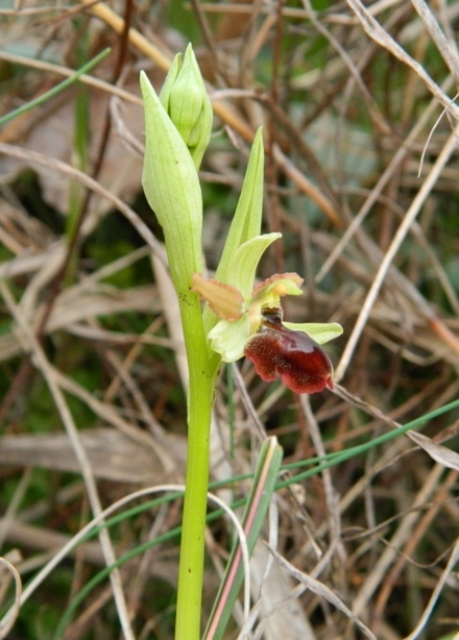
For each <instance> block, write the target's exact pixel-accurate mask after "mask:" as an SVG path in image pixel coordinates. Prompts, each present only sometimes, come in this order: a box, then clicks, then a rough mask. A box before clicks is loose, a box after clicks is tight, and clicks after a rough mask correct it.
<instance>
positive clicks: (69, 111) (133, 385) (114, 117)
mask: <svg viewBox="0 0 459 640" xmlns="http://www.w3.org/2000/svg"><path fill="white" fill-rule="evenodd" d="M458 18H459V4H458V3H457V2H452V3H449V4H446V3H444V2H443V1H441V2H439V3H438V4H437V5H436V11H435V13H432V12H431V10H430V8H429V7H428V5H427V4H426V3H424V2H423V1H422V0H412V2H411V3H407V2H401V1H399V0H380V1H378V2H375V3H373V4H372V5H369V6H364V5H363V4H362V3H360V2H359V1H358V0H347V3H323V4H322V6H321V7H320V10H319V9H318V7H312V6H311V5H310V3H309V2H308V0H304V2H303V3H302V4H300V5H298V4H295V5H294V6H293V5H292V6H290V5H289V4H287V3H283V2H279V3H276V4H270V3H262V2H254V3H246V2H239V3H234V4H211V3H198V2H196V1H195V0H193V1H192V3H191V4H190V5H188V4H186V3H184V4H179V3H176V2H171V3H162V4H156V5H150V3H136V2H134V1H126V3H124V4H123V3H117V2H114V3H110V4H104V3H98V4H96V3H94V2H92V1H90V0H84V1H83V2H81V3H79V2H74V3H71V4H69V5H60V4H59V5H56V6H50V5H46V3H43V4H42V3H31V4H29V3H27V2H26V1H25V2H18V3H17V4H16V6H15V7H12V8H11V9H0V19H1V21H2V26H3V33H4V37H3V43H2V47H1V51H0V81H1V83H2V93H1V98H0V105H1V111H2V113H8V112H10V111H12V110H13V109H15V108H17V107H19V106H21V105H23V104H26V103H29V102H31V101H32V100H34V99H35V98H37V97H38V96H40V95H41V94H42V93H43V92H44V91H46V90H47V89H49V88H51V87H52V86H54V85H56V84H57V83H58V82H59V81H60V80H61V79H62V78H63V77H64V76H68V75H69V74H70V75H71V73H72V71H71V70H72V69H75V68H77V67H79V66H81V60H84V61H86V60H87V59H89V58H91V57H93V56H94V55H95V54H96V53H98V52H99V51H101V50H102V49H103V48H104V47H106V46H107V45H108V46H111V47H112V53H111V55H110V57H108V58H107V59H106V60H105V61H104V62H103V63H102V64H101V65H100V66H99V67H98V68H97V69H96V70H95V71H93V72H91V74H90V76H84V77H82V78H81V84H80V85H79V86H78V87H73V88H70V89H67V90H66V91H65V92H63V93H60V94H59V95H57V96H55V97H53V98H52V99H51V100H49V101H47V102H46V103H45V104H44V105H42V106H40V107H37V108H34V109H31V110H29V111H25V112H24V113H22V114H21V115H20V116H18V117H17V118H15V119H13V120H11V121H10V122H9V123H7V124H6V125H5V126H4V127H3V129H2V130H1V131H0V154H1V155H0V172H1V182H0V185H1V191H0V242H1V245H2V246H1V248H0V251H1V260H2V262H1V264H0V293H1V297H2V318H1V327H2V331H1V335H0V360H1V362H2V369H1V388H2V394H1V395H2V397H3V401H2V404H1V406H0V416H1V421H2V428H3V429H2V431H3V435H2V437H1V446H0V464H1V467H0V473H1V478H2V482H1V486H2V491H1V494H0V498H1V506H2V511H3V517H2V519H1V520H0V541H1V543H2V545H3V548H4V551H3V555H4V556H5V561H4V562H3V565H2V567H0V570H1V571H2V572H3V573H2V579H1V580H0V584H2V585H4V586H2V592H1V594H0V595H1V596H2V598H4V599H5V607H7V606H9V604H10V603H11V598H12V597H13V596H12V591H11V587H9V586H8V585H9V584H10V583H11V577H14V580H15V584H16V587H17V598H16V604H17V609H16V610H10V613H9V614H8V615H6V616H5V617H4V618H3V623H2V625H3V626H2V627H0V636H1V637H11V638H16V637H18V638H19V637H21V638H32V637H51V634H52V633H53V630H54V627H53V624H54V621H55V620H56V618H57V617H58V615H59V614H60V612H61V611H62V609H63V608H64V607H65V606H66V605H67V603H68V601H69V600H72V597H73V596H74V595H75V594H76V593H77V592H78V591H79V590H80V589H81V587H82V586H83V585H84V584H85V583H86V582H87V581H88V579H89V578H90V577H91V576H92V575H94V573H95V572H96V570H97V567H100V566H101V565H106V564H110V563H111V562H113V561H114V559H115V557H119V556H120V555H121V554H122V553H124V552H126V551H128V550H130V549H133V548H135V547H139V546H140V545H142V544H143V543H145V542H146V541H148V540H149V539H152V538H154V537H155V536H158V535H160V534H161V533H163V532H165V531H168V530H170V529H172V528H173V527H174V526H177V525H178V524H179V522H180V510H179V508H178V506H177V503H176V502H174V503H171V505H167V504H166V505H163V506H162V507H160V508H159V509H156V510H150V511H147V512H146V513H142V514H138V515H136V516H135V517H134V516H133V517H132V518H131V519H130V520H129V521H128V524H126V523H124V524H122V523H121V524H118V525H116V526H114V527H113V528H111V529H110V533H108V532H107V531H106V530H102V531H101V532H100V534H99V543H96V542H84V543H83V544H82V545H81V546H79V547H78V548H77V549H76V550H74V551H73V552H72V554H73V555H72V559H71V560H70V561H69V562H68V564H66V565H64V567H63V568H61V569H57V568H54V570H53V572H52V573H51V575H50V576H49V577H48V579H47V581H46V582H44V583H43V584H41V586H40V589H39V590H38V591H32V590H30V593H29V592H27V591H26V592H23V594H22V600H21V595H20V593H21V586H20V585H21V581H22V582H27V581H28V579H29V577H30V575H31V574H32V573H33V574H36V573H37V571H38V570H39V569H40V568H41V567H44V566H46V562H47V561H48V560H49V559H50V558H55V557H56V555H55V554H56V548H60V547H63V546H64V545H65V544H66V543H67V542H68V541H69V540H70V539H71V538H72V536H73V535H74V534H75V533H76V532H77V531H78V530H79V529H81V528H82V526H83V525H84V524H85V523H86V522H87V521H88V519H90V515H89V514H90V512H91V511H92V514H93V515H94V516H98V515H99V516H100V514H101V513H102V510H103V508H104V507H106V506H108V505H110V504H113V503H114V502H115V501H116V500H117V499H118V498H120V497H121V496H125V495H126V494H128V493H129V492H130V488H129V484H128V483H131V484H132V483H134V484H137V485H162V484H164V483H170V482H175V483H176V482H180V481H181V479H182V477H183V468H184V459H185V455H186V454H185V449H186V444H185V410H184V403H185V396H184V393H183V391H182V387H183V385H184V384H185V381H186V365H185V362H184V356H183V349H182V345H181V331H180V326H179V316H178V312H177V308H176V305H175V299H174V292H173V291H172V290H171V286H170V282H169V280H168V276H167V270H166V269H165V267H164V264H165V263H164V253H163V247H162V244H161V241H160V230H159V229H158V226H157V224H156V222H155V219H154V216H153V214H152V213H151V212H150V211H149V210H148V209H147V207H146V205H145V202H144V201H143V200H142V197H141V186H140V173H141V163H142V149H143V147H142V144H143V140H142V127H143V116H142V109H141V102H140V100H139V97H138V94H139V91H138V83H137V78H138V72H139V70H140V69H146V70H147V71H148V72H149V74H150V75H151V77H152V79H153V81H156V82H158V83H159V84H160V83H161V82H162V78H163V75H164V71H165V70H166V69H167V67H168V65H169V62H170V59H171V56H172V55H173V53H175V52H176V51H178V50H183V49H184V47H185V46H186V43H187V41H188V40H189V39H191V40H192V41H193V44H194V46H195V51H196V53H197V56H198V60H199V62H200V65H201V68H202V70H203V73H204V75H205V77H206V79H207V81H208V83H209V92H210V95H211V97H212V101H213V106H214V110H215V115H216V126H215V136H214V139H213V141H212V143H211V145H210V148H209V150H208V153H207V155H206V159H205V163H204V165H203V170H202V172H201V178H202V183H203V193H204V200H205V205H206V206H205V209H206V212H205V238H204V241H205V245H206V251H207V256H206V257H207V261H208V264H209V267H210V268H212V267H213V266H215V264H216V261H217V260H218V255H219V249H220V248H221V240H222V237H224V235H225V232H226V229H227V226H228V220H229V219H230V216H231V213H232V211H233V209H234V204H235V201H236V196H237V192H238V189H239V188H240V185H241V180H242V175H243V171H244V166H245V162H246V158H247V152H248V143H249V142H250V141H251V139H252V136H253V133H254V131H255V130H256V128H257V127H258V126H259V125H261V124H262V125H263V126H264V129H265V137H266V151H267V166H266V195H265V227H266V229H267V230H270V231H277V230H281V231H282V233H283V241H282V244H280V243H278V244H277V246H274V248H273V250H272V253H271V254H270V256H269V259H268V260H267V261H266V262H265V264H264V270H265V274H260V276H262V275H270V274H271V273H272V272H273V270H274V271H278V272H283V271H297V272H299V273H301V274H302V275H304V276H305V278H306V283H305V294H304V296H303V297H302V298H301V299H295V300H294V302H289V303H288V304H287V307H286V310H285V313H286V317H288V318H289V319H290V318H291V319H292V320H300V319H301V318H302V319H303V321H314V320H317V321H328V320H333V321H338V322H340V323H342V324H343V326H344V328H345V332H344V336H343V337H342V338H341V339H340V340H339V341H338V342H337V344H336V345H335V346H333V347H332V348H331V351H330V352H331V356H332V358H333V360H334V362H335V363H336V372H335V373H336V382H337V383H339V384H337V387H336V392H335V393H324V394H322V395H320V396H317V397H316V396H314V397H312V398H311V399H309V398H305V397H300V398H298V397H293V396H292V395H291V394H290V393H287V392H286V390H285V389H283V388H281V387H279V386H277V385H271V386H268V385H266V384H265V383H262V382H261V381H260V380H256V379H255V378H254V376H253V371H252V370H251V368H250V367H249V366H247V363H243V364H242V365H241V366H240V368H239V369H235V370H234V371H233V375H232V376H227V377H226V376H222V379H221V383H220V389H219V394H218V397H217V399H216V405H215V420H214V429H213V441H212V465H213V468H212V478H213V479H214V480H224V479H228V478H231V477H233V476H235V475H237V474H244V473H247V472H250V471H251V470H252V469H253V456H254V455H255V454H256V451H257V450H258V447H259V441H260V432H262V433H264V431H267V432H269V433H270V434H275V435H277V436H278V438H279V440H280V442H281V444H282V446H283V447H284V451H285V463H291V464H292V465H293V466H292V467H290V471H289V473H290V474H291V476H292V478H293V480H295V473H296V471H295V465H297V466H298V468H299V467H300V463H301V461H303V460H307V459H309V458H311V457H313V456H314V455H325V454H327V453H332V452H339V451H341V450H343V449H345V448H346V447H349V446H350V445H354V444H359V443H363V442H367V441H372V440H373V439H375V438H376V437H377V436H379V435H381V434H383V433H385V432H388V431H390V430H391V429H393V428H394V426H396V423H402V424H403V423H407V422H409V421H410V420H413V419H415V418H418V417H421V416H424V415H425V414H427V413H429V412H431V411H434V410H436V409H438V408H441V407H442V406H444V405H446V404H447V403H449V402H451V401H453V400H455V399H456V398H457V395H458V390H459V383H458V379H457V370H458V363H459V338H458V336H459V320H458V318H459V300H458V292H459V275H458V274H459V261H458V250H459V207H458V200H457V197H456V187H457V184H458V172H457V167H456V165H455V156H456V147H457V137H458V125H457V122H458V117H457V116H458V109H457V107H456V105H455V103H454V100H452V99H451V97H452V96H453V95H454V92H455V88H454V87H457V86H458V85H459V57H458V52H457V48H456V45H455V39H454V32H455V28H456V25H457V20H458ZM128 27H129V30H128ZM96 76H97V79H96ZM442 109H443V112H442ZM440 116H442V117H440ZM158 238H159V239H158ZM458 415H459V414H458V411H457V408H456V409H455V410H454V411H450V412H448V413H446V414H445V415H441V416H438V417H436V418H435V419H432V420H431V421H429V423H428V425H427V426H426V427H425V429H424V437H422V436H420V435H419V434H417V435H414V436H413V438H406V437H399V438H397V439H394V440H391V441H389V442H387V443H385V444H378V445H377V446H376V445H375V446H374V447H373V448H372V449H371V450H370V451H369V452H367V453H366V454H365V455H361V456H354V457H352V458H351V459H349V460H347V461H345V462H343V463H341V464H340V465H338V466H336V467H334V468H332V469H328V470H324V471H323V472H322V473H321V474H320V475H316V476H313V477H312V478H309V479H308V480H302V481H297V482H293V483H292V484H291V485H290V486H289V487H288V488H284V489H282V490H281V491H279V492H278V494H277V500H276V508H277V519H274V520H276V522H277V524H276V525H273V522H271V525H272V528H271V534H270V541H271V542H272V541H273V540H275V541H276V547H275V550H273V553H274V551H275V561H274V563H273V565H272V566H271V570H270V573H269V574H268V575H266V574H265V571H264V567H265V564H266V561H267V560H266V558H267V556H268V555H269V553H268V551H267V550H266V547H264V546H260V547H259V549H258V550H257V553H256V556H255V559H254V562H253V570H252V571H253V574H252V578H253V594H252V595H253V599H254V602H257V603H258V604H259V609H256V611H257V614H258V617H257V616H254V617H253V618H252V619H251V621H250V622H251V625H252V628H251V629H250V628H249V627H250V625H246V627H244V631H243V633H242V635H241V637H253V638H255V637H264V638H266V639H271V638H279V637H285V638H292V639H294V640H296V639H297V638H298V639H299V638H301V639H302V640H304V639H305V638H310V639H317V640H322V639H327V638H333V639H336V638H354V637H360V636H361V635H362V634H364V635H367V636H370V637H377V638H379V639H382V640H396V639H398V638H405V639H408V638H410V639H413V640H414V638H421V637H422V638H425V639H426V640H427V639H429V640H430V639H432V640H433V639H438V638H453V637H455V638H457V637H458V635H457V634H458V633H459V632H458V629H459V618H458V615H457V596H458V588H459V587H458V579H457V567H456V568H455V562H456V559H457V556H458V553H459V551H458V537H457V536H458V530H459V529H458V526H459V505H458V481H457V473H458V470H459V465H458V458H457V455H456V454H455V452H454V449H455V448H457V443H458V436H457V431H458ZM230 432H231V434H232V435H231V439H230V436H229V433H230ZM413 440H414V441H413ZM442 443H443V444H442ZM246 488H247V485H246V484H245V482H243V481H241V482H240V483H238V485H237V488H236V489H235V494H234V495H233V494H230V493H228V491H227V492H226V493H223V495H224V497H225V498H227V499H231V498H232V497H236V496H239V495H241V494H244V493H245V491H246ZM273 527H274V533H273ZM230 538H231V534H230V533H229V532H228V524H227V523H225V522H222V521H220V524H219V525H212V526H209V531H208V553H209V558H210V560H211V561H212V563H213V564H212V566H211V565H210V564H209V566H208V568H207V570H206V571H207V574H206V594H205V596H206V597H205V603H206V604H205V606H206V613H208V611H209V609H210V606H211V603H212V596H213V594H214V592H215V589H216V586H217V584H218V578H217V576H218V571H219V569H220V567H221V565H222V564H224V560H225V558H226V554H227V549H228V545H229V539H230ZM176 548H177V547H176V541H172V542H168V543H165V544H164V545H163V546H160V547H158V548H154V549H151V550H149V551H147V552H145V554H144V555H140V556H139V557H135V558H133V559H132V560H130V562H129V563H127V564H125V565H124V566H123V567H122V568H120V569H119V570H118V571H117V572H113V574H112V581H111V583H110V584H108V583H103V584H101V585H99V586H98V587H97V588H96V596H94V595H92V596H90V597H88V599H87V600H85V601H84V604H83V606H82V607H80V609H79V610H78V613H77V615H76V616H75V618H74V619H73V621H72V622H71V624H69V625H68V626H67V628H66V630H65V634H64V637H65V638H67V639H70V638H75V639H76V638H91V637H98V638H99V637H100V638H101V637H107V638H112V637H115V636H118V633H119V632H118V631H117V629H118V628H119V623H118V622H117V619H116V617H115V615H114V609H113V607H112V605H111V602H112V599H114V601H115V603H116V608H117V610H118V615H119V616H120V617H121V620H122V624H123V629H124V636H125V637H126V638H130V637H131V638H133V637H136V638H150V637H151V638H153V637H155V638H170V637H172V622H171V620H172V619H173V612H172V609H173V607H171V604H170V603H171V602H173V598H174V596H173V593H174V588H175V579H176V563H177V555H176V554H177V552H176ZM8 568H9V570H10V571H11V572H12V573H11V574H9V573H8ZM455 571H456V573H455ZM8 576H10V577H8ZM113 576H114V577H113ZM62 584H65V593H64V592H63V589H62ZM260 584H263V589H262V590H261V592H260V586H259V585H260ZM24 593H27V596H29V595H30V598H28V599H27V600H26V598H24ZM260 593H261V595H260ZM164 594H167V596H165V595H164ZM44 603H47V604H46V607H47V611H48V613H49V619H50V623H49V626H48V624H47V623H46V624H45V623H44V622H43V620H42V617H41V613H42V611H43V606H44ZM237 613H238V612H236V620H237V623H238V624H240V625H241V628H242V621H241V620H240V618H238V615H237ZM16 617H17V619H16ZM13 624H15V626H14V628H13V631H10V627H11V626H12V625H13ZM37 625H38V626H39V627H40V625H41V632H40V633H41V635H40V634H38V632H37V628H38V627H37ZM43 625H44V626H43ZM257 625H258V626H257ZM9 633H11V635H8V634H9ZM15 634H16V635H15ZM244 634H245V635H244ZM455 634H456V635H455ZM237 635H238V631H237V630H236V627H235V628H234V629H233V631H232V635H229V636H228V637H236V636H237Z"/></svg>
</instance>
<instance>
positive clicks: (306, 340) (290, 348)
mask: <svg viewBox="0 0 459 640" xmlns="http://www.w3.org/2000/svg"><path fill="white" fill-rule="evenodd" d="M269 311H271V310H269ZM273 311H276V310H273ZM278 311H279V313H278V314H277V315H276V314H275V313H273V314H270V313H268V314H267V315H266V316H265V319H264V321H263V323H262V329H261V331H260V332H259V333H257V334H256V335H254V336H253V337H252V338H251V339H250V340H249V341H248V343H247V344H246V346H245V349H244V354H245V356H246V357H247V358H249V360H251V361H252V362H253V364H254V366H255V370H256V372H257V373H258V375H259V376H260V377H261V378H262V379H263V380H265V381H266V382H271V381H272V380H274V379H275V378H276V376H279V377H280V379H281V380H282V382H283V383H284V384H285V385H286V386H287V387H288V388H289V389H291V390H292V391H294V392H295V393H317V392H318V391H323V389H325V387H328V388H329V389H333V379H332V375H333V367H332V363H331V361H330V358H329V357H328V355H327V354H326V353H325V351H324V350H323V349H322V348H321V347H320V346H319V345H318V344H317V342H315V341H314V340H313V339H312V338H310V337H309V336H308V335H307V334H305V333H302V332H299V331H292V330H290V329H287V328H286V327H284V326H283V325H282V320H281V318H282V315H281V310H278Z"/></svg>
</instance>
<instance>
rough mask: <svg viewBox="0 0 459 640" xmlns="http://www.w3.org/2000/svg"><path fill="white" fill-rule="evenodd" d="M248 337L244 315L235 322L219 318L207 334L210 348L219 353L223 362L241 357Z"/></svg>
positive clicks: (234, 360)
mask: <svg viewBox="0 0 459 640" xmlns="http://www.w3.org/2000/svg"><path fill="white" fill-rule="evenodd" d="M248 337H249V320H248V318H247V316H246V315H244V316H242V318H240V319H239V320H236V322H228V321H227V320H220V322H218V323H217V324H216V325H215V327H214V328H213V329H212V331H210V333H209V335H208V338H209V340H210V341H211V346H212V349H213V350H214V351H216V352H217V353H219V354H220V355H221V358H222V360H223V362H236V360H239V359H240V358H242V356H243V355H244V347H245V343H246V342H247V340H248Z"/></svg>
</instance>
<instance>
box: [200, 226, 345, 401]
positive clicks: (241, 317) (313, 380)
mask: <svg viewBox="0 0 459 640" xmlns="http://www.w3.org/2000/svg"><path fill="white" fill-rule="evenodd" d="M273 236H274V237H273ZM277 237H278V234H268V235H267V236H258V238H254V239H253V240H252V241H251V242H250V243H245V244H244V245H242V246H241V247H240V248H239V250H238V253H239V255H238V260H237V261H236V262H235V263H234V272H233V275H232V278H231V279H232V280H233V281H237V280H239V279H240V277H241V273H243V272H244V268H243V264H244V260H243V256H244V255H246V257H247V256H249V255H250V253H252V258H253V257H254V256H253V250H254V247H255V246H258V251H259V252H260V251H262V246H264V248H266V246H268V244H270V243H271V242H272V241H273V240H275V239H276V238H277ZM263 240H264V242H263ZM248 245H249V246H248ZM263 250H264V249H263ZM260 256H261V253H260ZM247 260H248V262H249V263H250V264H251V265H252V267H253V261H251V260H250V259H249V258H247ZM257 262H258V261H257ZM252 271H253V269H252ZM253 272H254V271H253ZM246 276H248V280H249V282H250V274H247V272H246ZM302 283H303V279H302V278H301V277H300V276H299V275H298V274H296V273H285V274H276V275H274V276H272V277H271V278H268V279H267V280H265V281H263V282H261V283H260V284H258V285H257V286H255V287H254V288H253V289H252V290H251V291H250V293H249V292H248V290H247V280H245V281H244V283H243V286H242V287H241V288H238V287H236V286H235V285H234V284H232V283H228V282H226V283H223V282H219V281H217V280H212V279H206V278H203V276H201V275H199V274H195V275H194V276H193V290H194V291H196V292H197V293H199V295H200V296H201V298H203V299H204V300H206V301H207V302H208V304H209V307H210V309H211V311H213V313H214V314H216V316H217V318H219V320H218V321H216V324H215V325H214V327H213V328H212V329H211V330H210V332H209V333H208V338H209V341H210V346H211V348H212V349H213V350H214V351H216V352H217V353H219V354H220V355H221V358H222V360H223V361H224V362H235V361H236V360H239V358H242V356H243V355H245V356H246V357H247V358H249V360H251V361H252V362H253V364H254V366H255V370H256V372H257V373H258V375H260V377H261V378H262V379H263V380H265V381H267V382H269V381H272V380H274V379H275V378H276V377H277V376H279V377H280V379H281V380H282V382H283V383H284V384H285V385H286V386H287V387H289V389H291V390H292V391H295V392H296V393H316V392H317V391H322V390H323V389H325V387H328V388H329V389H332V388H333V367H332V363H331V360H330V358H329V357H328V355H327V354H326V353H325V351H324V350H323V349H322V348H321V347H320V344H323V343H325V342H327V341H328V340H331V339H332V338H335V337H337V336H339V335H340V334H341V333H342V328H341V326H340V325H339V324H337V323H327V324H318V323H306V324H295V323H283V322H282V308H281V304H280V298H281V297H283V296H285V295H301V293H302V291H301V289H300V287H301V285H302Z"/></svg>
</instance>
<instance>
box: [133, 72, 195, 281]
mask: <svg viewBox="0 0 459 640" xmlns="http://www.w3.org/2000/svg"><path fill="white" fill-rule="evenodd" d="M140 83H141V87H142V94H143V101H144V105H145V136H146V142H145V160H144V167H143V176H142V184H143V188H144V191H145V195H146V197H147V200H148V203H149V205H150V206H151V208H152V209H153V211H154V212H155V214H156V217H157V218H158V221H159V223H160V225H161V226H162V228H163V231H164V240H165V244H166V249H167V253H168V257H169V265H170V271H171V276H172V279H173V281H174V284H175V286H176V287H177V288H178V289H179V290H184V289H186V287H189V285H190V281H191V276H192V274H193V273H201V272H202V270H203V264H202V255H201V235H202V195H201V187H200V184H199V179H198V174H197V172H196V168H195V165H194V162H193V160H192V158H191V155H190V152H189V150H188V148H187V146H186V144H185V142H184V141H183V139H182V137H181V135H180V134H179V132H178V130H177V129H176V127H175V125H174V124H173V122H172V121H171V119H170V117H169V115H168V114H167V112H166V110H165V109H164V107H163V105H162V104H161V101H160V100H159V98H158V96H157V95H156V92H155V90H154V89H153V87H152V86H151V84H150V81H149V80H148V78H147V76H146V75H145V73H144V72H141V75H140Z"/></svg>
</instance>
